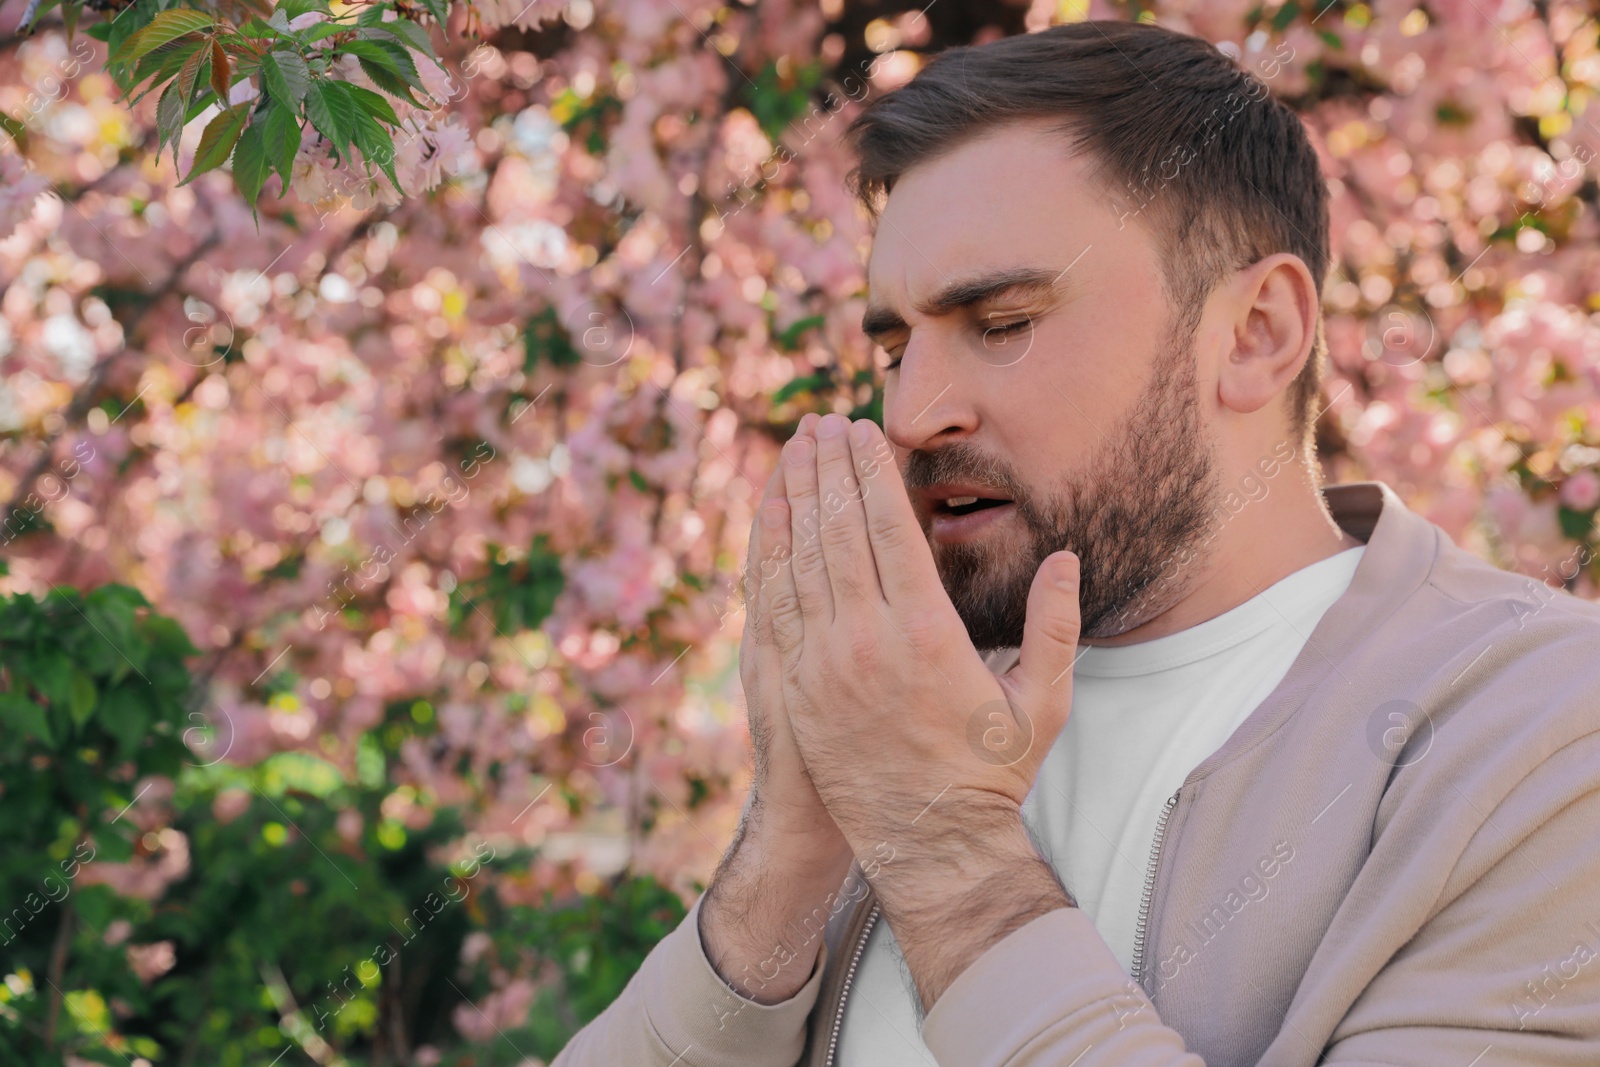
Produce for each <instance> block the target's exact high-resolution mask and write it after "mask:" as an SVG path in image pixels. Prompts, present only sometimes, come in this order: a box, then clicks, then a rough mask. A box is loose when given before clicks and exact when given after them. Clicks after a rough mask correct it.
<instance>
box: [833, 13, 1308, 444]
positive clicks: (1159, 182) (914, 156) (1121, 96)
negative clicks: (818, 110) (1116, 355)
mask: <svg viewBox="0 0 1600 1067" xmlns="http://www.w3.org/2000/svg"><path fill="white" fill-rule="evenodd" d="M1038 117H1045V118H1048V117H1057V118H1059V120H1060V122H1059V124H1058V125H1056V126H1054V127H1052V128H1053V129H1054V130H1055V132H1058V133H1060V134H1063V135H1064V136H1066V137H1067V138H1068V139H1069V143H1070V148H1071V150H1072V151H1074V152H1077V151H1084V152H1086V153H1087V155H1088V158H1089V159H1091V160H1092V161H1093V171H1092V172H1093V174H1094V175H1095V177H1096V179H1097V180H1098V182H1099V183H1100V184H1101V185H1102V186H1103V187H1104V188H1106V189H1108V190H1109V191H1110V192H1111V193H1112V194H1113V196H1116V197H1119V198H1120V199H1121V200H1122V202H1123V212H1122V217H1123V218H1126V217H1129V216H1132V217H1135V218H1138V217H1140V216H1142V215H1144V213H1145V212H1146V210H1147V209H1148V212H1149V216H1150V219H1149V224H1150V228H1151V231H1152V232H1153V233H1154V235H1155V237H1156V240H1157V243H1158V246H1159V247H1160V249H1161V252H1162V284H1163V287H1164V288H1165V290H1166V295H1167V298H1168V300H1169V302H1170V303H1171V305H1172V307H1173V308H1174V310H1175V312H1176V314H1177V315H1178V316H1180V317H1194V321H1196V322H1197V321H1198V315H1199V311H1200V308H1201V307H1202V306H1203V305H1204V302H1205V299H1206V297H1207V296H1209V295H1210V293H1211V291H1212V289H1213V288H1214V287H1215V286H1216V284H1217V283H1218V282H1220V281H1221V280H1222V279H1223V278H1224V277H1225V276H1226V275H1227V274H1229V273H1231V272H1233V271H1235V270H1239V269H1241V268H1243V267H1246V266H1249V265H1250V264H1251V263H1255V262H1256V261H1258V260H1260V259H1261V258H1263V257H1265V256H1268V255H1271V254H1273V253H1275V252H1291V253H1293V254H1294V255H1296V256H1299V257H1300V259H1301V260H1302V261H1303V262H1304V263H1305V265H1306V267H1307V269H1308V270H1309V271H1310V272H1311V277H1312V278H1313V279H1314V281H1315V282H1316V286H1317V294H1318V297H1319V298H1320V296H1321V293H1322V286H1323V281H1324V279H1325V277H1326V275H1327V271H1328V188H1327V184H1326V182H1325V180H1324V178H1323V176H1322V170H1321V167H1320V165H1319V163H1318V160H1317V153H1316V150H1315V149H1314V148H1313V147H1312V145H1311V141H1310V138H1309V137H1308V136H1307V134H1306V130H1305V127H1304V125H1303V124H1302V123H1301V121H1300V118H1299V116H1298V115H1296V114H1295V113H1294V111H1293V110H1292V109H1291V108H1290V107H1289V106H1288V105H1287V104H1285V103H1284V102H1283V101H1281V100H1279V99H1277V98H1276V97H1274V96H1272V94H1271V93H1270V92H1269V91H1268V89H1267V86H1266V83H1265V82H1263V81H1262V80H1261V79H1259V78H1256V77H1254V76H1252V75H1251V74H1250V73H1249V72H1247V71H1245V70H1244V69H1243V68H1241V67H1240V66H1239V64H1238V63H1237V62H1235V61H1234V60H1233V59H1232V58H1230V57H1228V56H1227V55H1224V54H1223V53H1222V52H1220V51H1218V50H1217V48H1215V47H1214V46H1213V45H1212V44H1211V43H1210V42H1208V41H1206V40H1204V39H1202V38H1199V37H1193V36H1190V35H1188V34H1183V33H1178V32H1176V31H1173V30H1169V29H1165V28H1163V27H1160V26H1154V25H1149V24H1144V23H1135V22H1116V21H1089V22H1076V23H1067V24H1063V25H1059V26H1051V27H1049V28H1048V29H1045V30H1041V31H1039V32H1037V33H1029V34H1022V35H1019V36H1014V37H1005V38H1001V39H1000V40H997V41H991V42H989V43H987V44H982V45H966V46H963V47H959V48H952V49H949V50H947V51H944V52H941V53H939V54H938V55H936V56H935V57H934V58H933V59H932V60H931V61H929V63H928V64H927V65H926V66H925V67H924V68H923V69H922V70H921V71H919V72H918V73H917V75H916V77H914V78H912V79H911V81H909V82H908V83H906V84H905V85H903V86H900V87H899V88H897V89H894V90H892V91H890V92H888V93H885V94H884V95H882V96H880V97H878V98H877V99H875V100H873V101H872V102H871V103H869V104H868V105H867V106H866V107H865V108H864V109H863V110H862V112H861V113H860V114H859V115H857V116H856V118H855V119H854V120H853V121H852V122H851V123H850V126H849V127H848V129H847V130H846V131H845V137H846V139H847V140H848V141H849V142H850V144H851V147H852V148H853V149H854V150H855V154H856V156H857V158H858V161H859V162H858V163H857V165H856V166H855V167H854V168H853V169H852V170H851V171H850V173H849V175H848V176H847V181H848V183H849V186H850V188H851V190H852V192H854V193H855V195H856V196H857V197H858V198H859V199H860V200H861V202H862V203H863V205H865V207H866V208H867V210H868V211H869V212H870V213H872V214H873V215H874V216H875V215H876V214H877V213H878V211H879V210H881V200H882V198H885V197H887V196H888V194H889V192H890V191H891V190H892V189H893V188H894V183H895V180H896V179H897V178H898V177H899V176H900V175H902V174H904V173H905V172H906V171H907V170H909V169H911V168H912V167H914V166H916V165H917V164H919V163H924V162H927V161H929V160H931V159H933V158H934V157H936V156H938V155H940V154H942V153H944V152H946V151H949V150H951V149H954V148H956V147H958V146H959V145H961V144H963V143H965V142H967V141H969V140H971V139H972V138H974V137H976V136H978V135H980V134H983V133H986V132H988V131H990V130H992V129H994V128H995V127H996V126H998V125H1000V124H1001V123H1004V122H1007V121H1015V120H1021V119H1031V118H1038ZM1183 336H1188V334H1187V333H1185V334H1184V335H1183ZM1326 347H1327V346H1326V341H1325V339H1324V336H1323V329H1322V320H1321V317H1320V315H1319V316H1318V319H1317V324H1316V338H1315V341H1314V342H1313V344H1312V348H1311V354H1310V356H1309V357H1308V358H1307V359H1306V362H1305V365H1304V366H1303V367H1302V368H1301V370H1300V373H1299V374H1298V375H1296V377H1295V379H1294V382H1293V383H1292V384H1291V386H1290V387H1289V390H1288V393H1289V401H1288V410H1289V425H1290V431H1291V434H1292V435H1293V436H1294V438H1295V444H1296V446H1297V451H1300V452H1302V454H1304V455H1307V456H1310V455H1312V454H1314V453H1313V450H1314V448H1315V436H1314V431H1315V427H1314V425H1313V423H1314V416H1313V411H1314V407H1313V405H1315V404H1316V402H1317V398H1318V396H1319V395H1320V393H1321V390H1322V375H1323V363H1324V360H1325V356H1326Z"/></svg>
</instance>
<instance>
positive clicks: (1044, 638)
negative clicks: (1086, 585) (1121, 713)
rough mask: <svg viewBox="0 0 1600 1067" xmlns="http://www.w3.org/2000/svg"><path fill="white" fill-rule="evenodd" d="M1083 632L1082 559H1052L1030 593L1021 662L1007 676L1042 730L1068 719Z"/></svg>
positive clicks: (1052, 556) (1067, 556)
mask: <svg viewBox="0 0 1600 1067" xmlns="http://www.w3.org/2000/svg"><path fill="white" fill-rule="evenodd" d="M1079 629H1080V615H1079V608H1078V557H1077V556H1075V555H1073V554H1072V553H1071V552H1067V551H1061V552H1054V553H1051V554H1050V555H1048V556H1046V557H1045V560H1044V562H1043V563H1041V564H1040V565H1039V570H1038V573H1036V574H1035V575H1034V576H1033V585H1032V586H1030V587H1029V589H1028V617H1027V621H1026V622H1024V623H1023V625H1022V648H1021V650H1020V658H1018V660H1017V664H1016V666H1014V667H1012V668H1011V669H1010V670H1009V671H1007V672H1006V674H1005V678H1006V680H1007V681H1008V682H1010V683H1011V688H1012V690H1013V691H1014V692H1015V693H1016V694H1017V696H1018V697H1019V698H1020V699H1021V700H1022V702H1023V709H1024V710H1025V711H1027V712H1028V713H1029V714H1030V715H1031V716H1034V717H1035V720H1036V722H1038V723H1039V724H1040V725H1041V726H1048V725H1049V724H1051V723H1053V722H1054V721H1055V718H1056V717H1057V716H1062V717H1064V716H1065V713H1066V711H1067V710H1068V708H1069V707H1070V698H1071V693H1072V681H1071V678H1072V664H1073V662H1074V661H1075V660H1076V659H1077V655H1078V634H1079ZM1063 721H1064V718H1063Z"/></svg>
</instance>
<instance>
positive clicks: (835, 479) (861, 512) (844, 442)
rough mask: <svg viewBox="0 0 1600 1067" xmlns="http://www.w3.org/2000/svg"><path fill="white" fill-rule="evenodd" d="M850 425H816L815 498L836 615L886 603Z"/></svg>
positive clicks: (840, 420) (831, 420) (832, 421)
mask: <svg viewBox="0 0 1600 1067" xmlns="http://www.w3.org/2000/svg"><path fill="white" fill-rule="evenodd" d="M849 429H850V420H849V419H847V418H845V417H844V416H843V415H833V414H830V415H824V416H823V417H822V420H821V421H820V422H818V423H817V434H816V437H817V492H818V499H819V501H820V503H821V522H822V527H821V531H820V535H819V537H818V540H819V541H821V543H822V557H823V559H824V560H825V561H826V563H827V569H828V585H829V588H830V589H831V591H832V592H833V603H834V607H835V609H837V608H838V606H839V605H840V604H849V603H855V602H857V601H861V600H866V599H869V598H870V599H871V600H873V601H875V602H881V601H882V600H883V590H882V588H881V587H880V586H879V585H878V569H877V567H876V566H875V565H874V563H873V559H872V543H871V541H870V540H868V537H867V513H866V509H865V508H863V507H862V506H861V485H860V483H859V481H858V480H857V478H856V476H855V466H854V461H853V458H852V456H851V452H850V440H849V438H848V437H846V436H845V433H846V431H848V430H849Z"/></svg>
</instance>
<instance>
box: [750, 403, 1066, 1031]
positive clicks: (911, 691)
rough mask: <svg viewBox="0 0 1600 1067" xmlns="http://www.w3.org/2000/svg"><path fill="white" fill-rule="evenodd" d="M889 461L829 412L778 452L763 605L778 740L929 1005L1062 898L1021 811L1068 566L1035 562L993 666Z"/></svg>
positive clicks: (1051, 699) (1053, 560)
mask: <svg viewBox="0 0 1600 1067" xmlns="http://www.w3.org/2000/svg"><path fill="white" fill-rule="evenodd" d="M847 428H848V429H849V431H850V432H849V434H848V436H847V435H846V433H845V430H846V429H847ZM893 461H894V453H893V451H892V450H891V449H890V448H889V447H888V443H887V442H886V441H885V440H884V438H883V435H882V433H881V431H879V430H878V428H877V426H875V425H874V424H872V423H871V422H867V421H865V420H863V421H861V422H857V423H855V424H854V426H853V427H851V426H850V423H849V420H846V419H844V418H843V417H842V416H836V415H829V416H825V417H824V418H823V419H822V420H821V421H820V423H819V424H818V426H817V434H816V437H815V439H814V440H813V439H811V438H809V437H796V439H794V440H792V441H790V442H789V443H788V444H787V445H786V446H785V448H784V459H783V465H784V468H785V486H786V488H787V491H788V503H789V505H790V507H789V510H790V526H789V545H788V547H789V548H790V550H791V552H792V556H793V565H792V566H790V567H788V568H785V569H784V571H783V572H782V573H781V574H779V575H777V576H775V577H774V580H773V581H772V582H771V583H770V585H771V588H770V590H769V593H770V605H771V607H770V610H771V611H772V624H773V635H774V639H775V641H776V643H777V646H778V650H779V653H780V655H781V658H782V661H783V680H784V699H785V703H786V705H787V707H788V709H789V717H790V721H791V724H792V726H793V729H794V737H795V741H796V743H797V744H798V746H799V749H800V753H801V755H802V756H803V757H804V759H805V763H806V767H807V768H808V769H809V771H810V773H811V778H812V781H814V782H815V783H816V787H817V792H818V793H819V795H820V796H821V797H822V800H823V803H824V804H825V805H826V806H827V809H828V812H829V813H830V814H831V815H832V816H833V818H834V821H835V822H836V823H837V824H838V826H839V829H840V831H841V832H842V833H843V834H844V836H845V838H846V840H848V841H849V842H850V844H851V847H852V849H853V851H854V852H855V853H856V854H857V855H858V856H861V855H864V854H866V853H867V851H868V850H871V851H872V852H874V853H875V854H877V855H879V856H881V857H882V858H883V860H884V862H882V863H881V864H879V863H876V862H875V863H874V864H873V869H870V870H868V869H867V864H866V863H865V862H863V869H864V870H867V874H868V877H869V879H870V880H871V881H872V884H873V886H874V888H875V889H877V891H878V898H879V900H880V902H881V903H882V905H883V909H884V915H885V917H886V919H887V920H888V922H889V926H890V928H891V929H892V930H893V931H894V934H895V940H896V941H897V942H898V944H899V946H900V949H901V951H902V953H903V954H904V956H905V961H906V965H907V967H908V968H909V969H910V971H911V975H912V978H913V980H914V981H915V982H916V985H917V991H918V994H919V996H920V998H921V1000H922V1004H923V1006H924V1008H931V1007H932V1005H933V1004H934V1003H935V1002H936V1001H937V1000H938V998H939V996H940V995H941V994H942V993H943V992H944V990H945V989H946V988H948V987H949V985H950V983H951V982H952V981H954V980H955V978H956V976H957V975H959V974H960V973H961V972H962V971H963V970H965V969H966V968H967V966H968V965H969V964H970V963H971V962H972V961H973V960H974V959H976V958H977V957H978V956H979V955H981V954H982V953H983V952H984V951H986V950H987V949H988V947H989V946H990V945H992V944H994V943H995V942H996V941H998V940H1000V939H1001V938H1003V937H1005V936H1006V935H1007V934H1009V933H1011V932H1012V931H1013V930H1016V929H1018V928H1019V927H1021V926H1023V925H1025V924H1026V923H1028V922H1029V921H1031V920H1032V919H1034V918H1035V917H1037V916H1039V915H1043V914H1045V913H1046V912H1049V911H1053V910H1055V909H1057V908H1061V907H1068V906H1070V905H1071V904H1072V900H1071V897H1070V896H1069V895H1068V894H1067V891H1066V889H1065V887H1064V886H1062V884H1061V882H1060V880H1059V879H1058V878H1057V876H1056V873H1055V871H1054V869H1053V868H1052V867H1051V866H1050V865H1049V863H1047V862H1045V861H1044V860H1043V859H1042V858H1041V857H1040V856H1039V855H1038V853H1037V852H1036V851H1035V850H1034V848H1033V845H1032V842H1031V841H1030V840H1029V838H1028V836H1027V833H1026V831H1025V828H1024V827H1023V824H1022V819H1021V809H1022V804H1023V801H1024V800H1026V799H1027V795H1028V792H1029V791H1030V790H1031V789H1032V787H1033V783H1034V780H1035V778H1036V777H1037V776H1038V772H1039V766H1040V764H1041V762H1042V761H1043V759H1044V756H1045V753H1047V752H1048V751H1049V749H1050V747H1051V745H1052V744H1053V743H1054V741H1055V739H1056V736H1057V735H1058V734H1059V733H1060V731H1061V727H1062V726H1063V725H1065V723H1066V719H1067V714H1068V712H1069V710H1070V709H1071V706H1072V682H1071V671H1072V663H1073V660H1074V658H1075V655H1076V650H1077V641H1078V630H1079V610H1078V560H1077V557H1076V556H1074V555H1073V554H1072V553H1070V552H1057V553H1054V554H1052V555H1051V556H1049V557H1047V558H1046V559H1045V561H1044V562H1043V563H1042V564H1041V565H1040V567H1039V570H1038V573H1037V574H1035V575H1034V579H1033V586H1032V588H1031V589H1030V590H1029V594H1028V610H1027V620H1026V622H1025V624H1024V627H1023V637H1022V649H1021V658H1020V659H1019V661H1018V663H1017V664H1016V666H1015V667H1013V668H1012V669H1011V670H1010V671H1008V672H1007V673H1006V674H1005V675H1003V676H1000V677H996V676H995V675H994V674H993V673H992V672H991V671H990V670H989V668H988V666H987V665H986V664H985V663H984V661H983V658H982V657H981V656H980V655H979V654H978V652H977V650H976V649H975V648H974V647H973V645H972V642H971V640H970V639H969V638H968V636H967V633H966V628H965V627H964V626H963V625H962V622H961V618H960V616H959V614H957V612H956V610H955V606H954V605H953V604H951V602H950V598H949V596H948V595H947V594H946V593H945V591H944V587H943V584H942V582H941V581H940V578H939V574H938V568H937V566H936V565H935V564H934V561H933V554H932V551H931V550H930V549H929V547H928V543H927V540H926V538H925V537H924V536H923V533H922V529H921V526H920V525H919V524H918V523H917V520H916V515H915V512H914V511H913V509H912V506H911V501H910V499H909V498H908V497H907V496H906V492H905V486H904V483H903V482H902V481H901V479H900V478H899V476H898V468H897V467H896V465H895V464H894V462H893ZM765 506H766V507H773V506H774V505H771V504H769V505H765Z"/></svg>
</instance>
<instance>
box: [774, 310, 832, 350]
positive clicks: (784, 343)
mask: <svg viewBox="0 0 1600 1067" xmlns="http://www.w3.org/2000/svg"><path fill="white" fill-rule="evenodd" d="M827 321H828V319H827V316H825V315H808V316H807V317H805V318H803V319H796V320H795V321H794V322H791V323H790V324H789V325H788V327H787V328H785V329H784V330H783V332H781V333H779V334H778V335H777V336H776V337H774V338H773V340H774V341H777V342H778V347H780V348H782V349H783V350H784V351H785V352H793V351H794V350H795V349H796V348H799V347H800V335H801V334H803V333H805V332H806V331H807V330H809V329H811V328H812V327H813V326H821V325H822V324H823V323H825V322H827Z"/></svg>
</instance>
